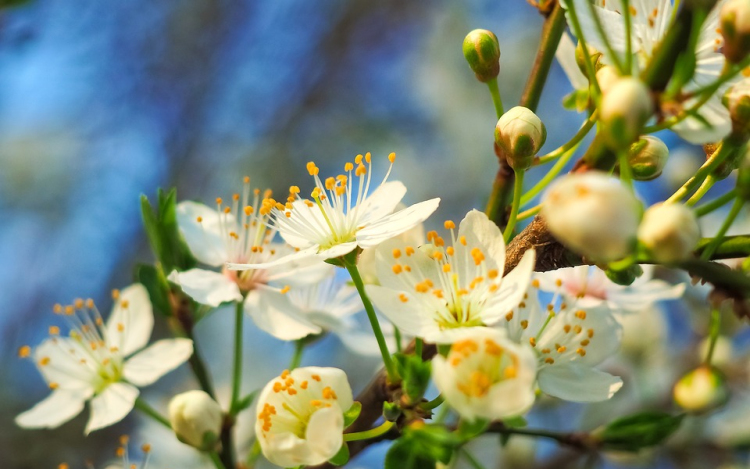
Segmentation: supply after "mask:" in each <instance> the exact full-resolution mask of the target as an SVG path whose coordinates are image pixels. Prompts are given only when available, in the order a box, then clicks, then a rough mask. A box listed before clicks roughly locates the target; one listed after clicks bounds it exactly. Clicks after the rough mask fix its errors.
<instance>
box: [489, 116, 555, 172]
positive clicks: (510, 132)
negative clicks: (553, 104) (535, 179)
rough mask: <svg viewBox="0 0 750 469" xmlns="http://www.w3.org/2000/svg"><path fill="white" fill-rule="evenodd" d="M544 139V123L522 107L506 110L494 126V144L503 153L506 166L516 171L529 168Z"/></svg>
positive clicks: (545, 135)
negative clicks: (506, 162)
mask: <svg viewBox="0 0 750 469" xmlns="http://www.w3.org/2000/svg"><path fill="white" fill-rule="evenodd" d="M546 139H547V129H546V128H545V127H544V123H543V122H542V121H541V119H539V117H537V115H536V114H534V113H533V112H531V110H529V109H527V108H525V107H523V106H516V107H514V108H512V109H510V110H508V112H506V113H505V114H503V116H502V117H501V118H500V119H499V120H498V121H497V125H496V126H495V143H497V145H498V146H499V147H500V148H502V150H503V152H504V153H505V158H506V159H507V161H508V165H509V166H510V167H511V168H513V169H514V170H516V171H518V170H523V169H527V168H528V167H529V166H531V163H532V162H533V160H534V156H535V155H536V154H537V152H538V151H539V149H540V148H542V145H544V142H545V140H546Z"/></svg>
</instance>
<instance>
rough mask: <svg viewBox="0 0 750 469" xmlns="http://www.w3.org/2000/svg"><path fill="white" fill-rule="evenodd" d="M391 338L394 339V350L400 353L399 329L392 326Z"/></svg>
mask: <svg viewBox="0 0 750 469" xmlns="http://www.w3.org/2000/svg"><path fill="white" fill-rule="evenodd" d="M393 339H394V340H395V341H396V352H398V353H401V331H400V330H399V328H398V327H396V326H393Z"/></svg>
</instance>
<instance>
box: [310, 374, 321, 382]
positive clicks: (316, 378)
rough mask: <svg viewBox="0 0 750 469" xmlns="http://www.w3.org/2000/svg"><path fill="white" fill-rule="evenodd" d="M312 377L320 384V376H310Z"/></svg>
mask: <svg viewBox="0 0 750 469" xmlns="http://www.w3.org/2000/svg"><path fill="white" fill-rule="evenodd" d="M310 377H311V378H312V379H314V380H315V381H317V382H320V375H310Z"/></svg>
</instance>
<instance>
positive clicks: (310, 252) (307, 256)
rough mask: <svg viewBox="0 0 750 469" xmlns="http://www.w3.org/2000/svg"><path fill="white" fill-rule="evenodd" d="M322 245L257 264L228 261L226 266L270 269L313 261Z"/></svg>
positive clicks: (231, 267)
mask: <svg viewBox="0 0 750 469" xmlns="http://www.w3.org/2000/svg"><path fill="white" fill-rule="evenodd" d="M319 250H320V246H318V245H317V244H315V245H313V246H310V247H308V248H306V249H301V250H299V251H295V252H293V253H291V254H288V255H286V256H281V257H278V258H274V259H272V260H270V261H268V262H260V263H255V264H243V263H239V262H227V263H226V264H225V266H226V268H227V269H229V270H250V269H270V268H272V267H279V266H283V265H286V264H290V263H292V264H293V263H295V262H298V263H300V264H306V263H307V262H308V261H309V262H312V261H311V259H313V258H315V256H317V254H318V251H319Z"/></svg>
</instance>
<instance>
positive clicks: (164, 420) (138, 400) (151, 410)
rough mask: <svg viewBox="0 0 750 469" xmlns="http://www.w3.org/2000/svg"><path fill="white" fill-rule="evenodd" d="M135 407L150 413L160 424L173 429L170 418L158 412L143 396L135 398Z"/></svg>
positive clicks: (147, 413)
mask: <svg viewBox="0 0 750 469" xmlns="http://www.w3.org/2000/svg"><path fill="white" fill-rule="evenodd" d="M135 408H136V409H138V410H140V411H141V412H143V413H144V414H146V415H148V416H149V417H151V418H152V419H154V420H155V421H156V422H159V423H160V424H162V425H164V426H165V427H167V428H169V429H170V430H171V429H172V424H171V423H169V420H167V418H166V417H164V416H163V415H161V414H160V413H159V412H157V411H156V410H155V409H154V408H153V407H151V406H150V405H148V403H146V401H144V400H143V399H142V398H140V397H137V398H136V399H135Z"/></svg>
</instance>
